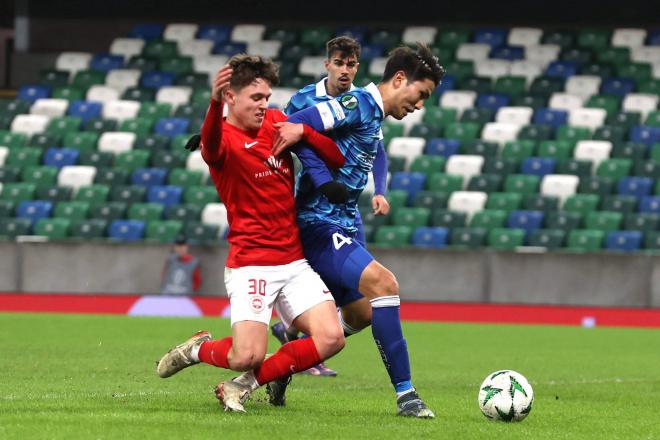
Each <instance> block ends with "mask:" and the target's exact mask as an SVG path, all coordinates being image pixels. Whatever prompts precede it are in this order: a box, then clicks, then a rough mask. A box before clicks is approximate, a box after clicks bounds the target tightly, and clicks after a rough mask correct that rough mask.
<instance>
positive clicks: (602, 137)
mask: <svg viewBox="0 0 660 440" xmlns="http://www.w3.org/2000/svg"><path fill="white" fill-rule="evenodd" d="M626 134H627V133H626V130H624V128H623V127H621V126H614V125H603V126H601V127H598V128H597V129H596V131H594V136H593V138H594V140H597V141H610V142H612V143H613V144H614V146H615V147H616V146H617V145H618V144H621V143H623V141H624V140H625V138H626Z"/></svg>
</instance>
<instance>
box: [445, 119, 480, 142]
mask: <svg viewBox="0 0 660 440" xmlns="http://www.w3.org/2000/svg"><path fill="white" fill-rule="evenodd" d="M480 132H481V125H479V124H476V123H473V122H452V123H451V124H448V125H447V127H446V129H445V137H447V138H449V139H457V140H459V141H461V142H467V141H472V140H475V139H478V138H479V134H480Z"/></svg>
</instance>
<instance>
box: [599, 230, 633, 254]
mask: <svg viewBox="0 0 660 440" xmlns="http://www.w3.org/2000/svg"><path fill="white" fill-rule="evenodd" d="M641 245H642V233H641V232H640V231H610V232H608V233H607V237H606V239H605V248H606V249H608V250H612V251H624V252H633V251H636V250H638V249H640V247H641Z"/></svg>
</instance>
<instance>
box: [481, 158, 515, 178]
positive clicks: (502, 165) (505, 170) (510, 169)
mask: <svg viewBox="0 0 660 440" xmlns="http://www.w3.org/2000/svg"><path fill="white" fill-rule="evenodd" d="M517 171H518V160H516V159H509V158H494V159H491V158H486V160H485V161H484V166H483V168H482V169H481V172H482V173H484V174H498V175H500V176H506V175H508V174H514V173H516V172H517Z"/></svg>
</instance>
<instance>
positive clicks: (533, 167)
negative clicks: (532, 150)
mask: <svg viewBox="0 0 660 440" xmlns="http://www.w3.org/2000/svg"><path fill="white" fill-rule="evenodd" d="M556 167H557V161H556V160H555V159H552V158H550V157H528V158H527V159H525V160H523V163H522V165H521V166H520V172H521V173H523V174H532V175H534V176H539V177H543V176H545V175H546V174H552V173H554V172H555V168H556Z"/></svg>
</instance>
